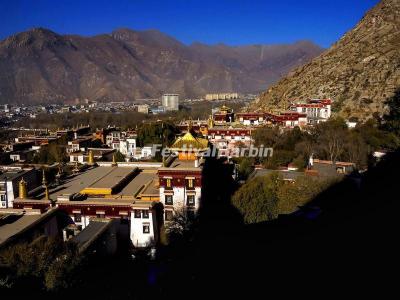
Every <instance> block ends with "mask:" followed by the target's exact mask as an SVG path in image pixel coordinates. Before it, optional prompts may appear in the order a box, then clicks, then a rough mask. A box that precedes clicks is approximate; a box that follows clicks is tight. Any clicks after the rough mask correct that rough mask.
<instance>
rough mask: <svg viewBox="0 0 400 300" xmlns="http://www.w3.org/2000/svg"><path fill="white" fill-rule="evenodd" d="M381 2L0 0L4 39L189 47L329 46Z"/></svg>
mask: <svg viewBox="0 0 400 300" xmlns="http://www.w3.org/2000/svg"><path fill="white" fill-rule="evenodd" d="M378 2H379V1H378V0H297V1H295V0H274V1H269V0H264V1H261V0H230V1H229V0H214V1H213V0H114V1H112V0H109V1H106V0H95V1H94V0H80V1H79V0H70V1H67V0H30V1H29V0H10V1H6V0H0V39H1V40H2V39H4V38H6V37H7V36H9V35H11V34H14V33H17V32H21V31H25V30H28V29H31V28H34V27H44V28H48V29H50V30H53V31H55V32H57V33H61V34H80V35H85V36H92V35H96V34H102V33H109V32H111V31H113V30H115V29H118V28H131V29H134V30H146V29H158V30H160V31H162V32H164V33H166V34H168V35H171V36H173V37H175V38H176V39H178V40H179V41H181V42H183V43H185V44H191V43H193V42H201V43H206V44H217V43H224V44H228V45H245V44H281V43H293V42H295V41H298V40H311V41H313V42H315V43H317V44H319V45H320V46H322V47H329V46H330V45H331V44H332V43H334V42H335V41H337V40H338V39H339V38H340V37H341V36H342V35H343V34H344V33H345V32H346V31H348V30H350V29H351V28H352V27H353V26H354V25H355V24H357V22H358V21H359V20H360V19H361V18H362V16H363V15H364V14H365V13H366V11H368V10H369V9H370V8H372V7H373V6H374V5H375V4H376V3H378Z"/></svg>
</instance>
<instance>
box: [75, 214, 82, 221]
mask: <svg viewBox="0 0 400 300" xmlns="http://www.w3.org/2000/svg"><path fill="white" fill-rule="evenodd" d="M74 220H75V222H82V216H81V214H74Z"/></svg>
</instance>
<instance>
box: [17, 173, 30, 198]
mask: <svg viewBox="0 0 400 300" xmlns="http://www.w3.org/2000/svg"><path fill="white" fill-rule="evenodd" d="M27 197H28V192H27V190H26V181H25V180H24V178H23V177H22V179H21V181H20V182H19V198H20V199H26V198H27Z"/></svg>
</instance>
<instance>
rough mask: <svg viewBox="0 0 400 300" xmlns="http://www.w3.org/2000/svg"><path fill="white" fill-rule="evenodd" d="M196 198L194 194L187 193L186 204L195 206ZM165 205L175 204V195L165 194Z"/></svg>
mask: <svg viewBox="0 0 400 300" xmlns="http://www.w3.org/2000/svg"><path fill="white" fill-rule="evenodd" d="M195 204H196V200H195V197H194V195H187V197H186V205H187V206H195ZM165 205H174V197H173V195H165Z"/></svg>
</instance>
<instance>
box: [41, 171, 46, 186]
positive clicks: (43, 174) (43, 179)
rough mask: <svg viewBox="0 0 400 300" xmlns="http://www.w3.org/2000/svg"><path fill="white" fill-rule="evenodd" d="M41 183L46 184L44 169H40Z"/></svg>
mask: <svg viewBox="0 0 400 300" xmlns="http://www.w3.org/2000/svg"><path fill="white" fill-rule="evenodd" d="M42 185H43V186H46V185H47V180H46V174H45V172H44V169H42Z"/></svg>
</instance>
